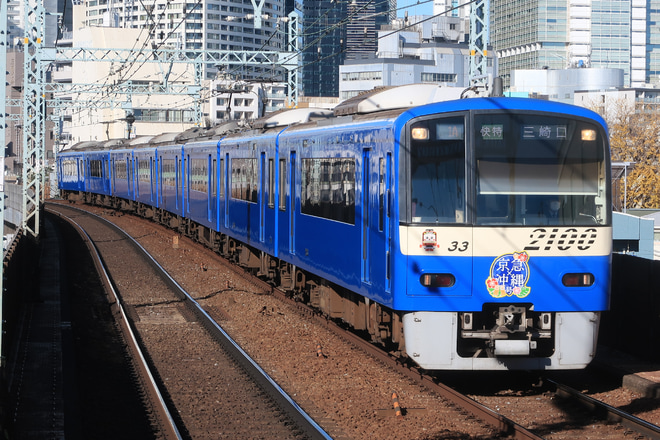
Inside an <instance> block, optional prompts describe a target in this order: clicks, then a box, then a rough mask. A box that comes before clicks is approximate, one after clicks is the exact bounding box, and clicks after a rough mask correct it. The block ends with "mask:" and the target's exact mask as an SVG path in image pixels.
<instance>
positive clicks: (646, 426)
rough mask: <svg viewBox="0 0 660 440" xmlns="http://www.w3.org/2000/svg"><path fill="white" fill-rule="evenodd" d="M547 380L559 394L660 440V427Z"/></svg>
mask: <svg viewBox="0 0 660 440" xmlns="http://www.w3.org/2000/svg"><path fill="white" fill-rule="evenodd" d="M545 380H547V381H548V382H549V383H552V384H553V385H554V386H555V387H556V388H557V394H560V395H564V396H567V397H571V398H573V399H577V400H578V401H580V402H581V403H582V404H584V405H586V406H588V407H590V408H591V409H592V410H593V411H594V412H601V413H604V415H605V417H607V420H610V421H613V422H617V423H620V424H621V425H623V426H625V427H627V428H630V429H632V430H633V431H635V432H637V433H639V434H642V435H644V436H646V437H648V438H650V439H657V440H660V426H658V425H654V424H653V423H650V422H647V421H646V420H643V419H640V418H639V417H635V416H633V415H632V414H629V413H627V412H625V411H621V410H620V409H618V408H615V407H613V406H611V405H608V404H607V403H605V402H601V401H599V400H596V399H594V398H593V397H590V396H587V395H586V394H584V393H581V392H579V391H578V390H576V389H575V388H571V387H569V386H568V385H564V384H561V383H559V382H556V381H555V380H553V379H548V378H546V379H545Z"/></svg>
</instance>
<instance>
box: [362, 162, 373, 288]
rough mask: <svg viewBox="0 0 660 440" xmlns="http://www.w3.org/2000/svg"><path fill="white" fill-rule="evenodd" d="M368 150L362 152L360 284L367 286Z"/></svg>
mask: <svg viewBox="0 0 660 440" xmlns="http://www.w3.org/2000/svg"><path fill="white" fill-rule="evenodd" d="M369 153H370V151H369V150H368V149H365V150H363V151H362V199H361V200H360V206H361V207H362V221H361V224H362V271H361V272H362V282H363V283H367V284H369V283H370V282H371V262H370V254H371V253H370V249H369V247H370V246H369V243H370V235H371V230H370V224H369V223H370V212H371V209H370V208H371V203H370V200H371V197H370V196H371V182H370V179H369V173H370V169H371V166H370V163H369Z"/></svg>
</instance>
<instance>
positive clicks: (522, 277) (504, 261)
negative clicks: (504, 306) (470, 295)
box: [486, 252, 532, 298]
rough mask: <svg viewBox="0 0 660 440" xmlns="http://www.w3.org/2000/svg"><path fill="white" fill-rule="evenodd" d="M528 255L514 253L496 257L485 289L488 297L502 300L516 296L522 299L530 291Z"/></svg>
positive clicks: (525, 253)
mask: <svg viewBox="0 0 660 440" xmlns="http://www.w3.org/2000/svg"><path fill="white" fill-rule="evenodd" d="M528 261H529V255H528V254H527V252H514V253H512V254H504V255H501V256H499V257H497V258H496V259H495V260H494V261H493V264H491V266H490V276H489V277H488V279H487V280H486V287H487V289H488V293H489V294H490V296H492V297H494V298H504V297H508V296H513V295H515V296H517V297H518V298H524V297H526V296H527V295H529V292H530V291H531V290H532V289H531V288H530V287H528V286H527V281H528V280H529V264H528Z"/></svg>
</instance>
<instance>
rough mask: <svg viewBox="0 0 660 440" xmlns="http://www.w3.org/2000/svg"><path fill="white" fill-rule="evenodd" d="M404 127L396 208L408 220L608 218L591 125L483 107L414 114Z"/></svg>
mask: <svg viewBox="0 0 660 440" xmlns="http://www.w3.org/2000/svg"><path fill="white" fill-rule="evenodd" d="M409 130H410V131H409V139H410V149H409V167H410V168H409V172H410V174H409V176H410V179H409V180H407V179H404V181H406V182H408V184H407V185H404V187H402V190H403V191H404V192H406V191H407V192H408V194H407V197H402V203H403V202H404V200H407V201H408V203H409V205H408V207H407V209H405V211H402V212H406V213H407V219H408V221H411V222H412V223H456V224H458V223H462V224H477V225H531V226H535V225H583V226H587V225H596V224H602V225H605V224H609V223H610V218H609V214H608V212H609V210H608V209H607V206H608V203H609V202H608V197H609V190H608V188H607V182H609V178H608V162H607V154H608V152H607V143H606V138H605V133H604V130H603V129H602V128H601V127H600V126H598V125H596V124H593V123H590V122H588V121H585V120H578V119H573V118H570V117H558V116H553V115H546V114H530V113H524V114H522V113H521V114H512V113H488V114H475V115H474V116H473V118H472V119H470V118H469V117H468V115H467V114H466V115H459V116H449V117H444V118H436V119H424V120H418V121H415V122H413V123H412V124H411V125H410V126H409ZM470 164H474V167H472V166H468V165H470ZM402 171H403V170H402ZM405 187H407V190H406V189H405ZM402 208H403V206H402Z"/></svg>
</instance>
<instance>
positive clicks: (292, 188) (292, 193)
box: [289, 151, 296, 254]
mask: <svg viewBox="0 0 660 440" xmlns="http://www.w3.org/2000/svg"><path fill="white" fill-rule="evenodd" d="M289 162H290V163H289V169H290V170H291V172H290V173H289V252H290V253H291V254H295V253H296V240H295V238H296V234H295V231H296V224H295V219H296V216H295V213H296V152H295V151H292V152H291V158H290V160H289Z"/></svg>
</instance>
